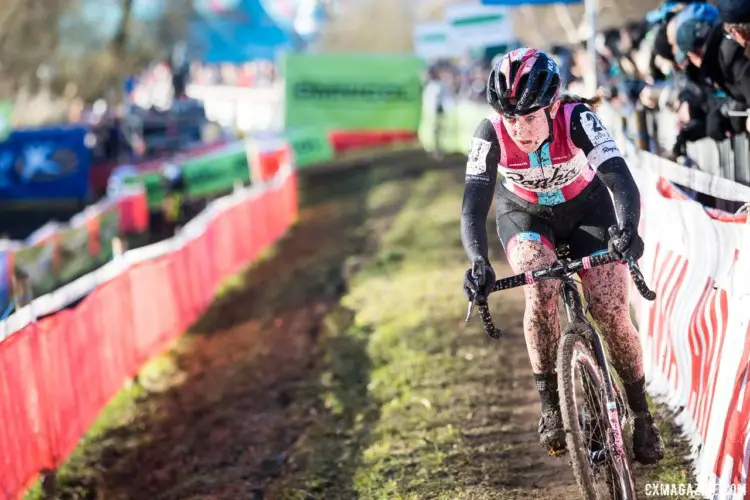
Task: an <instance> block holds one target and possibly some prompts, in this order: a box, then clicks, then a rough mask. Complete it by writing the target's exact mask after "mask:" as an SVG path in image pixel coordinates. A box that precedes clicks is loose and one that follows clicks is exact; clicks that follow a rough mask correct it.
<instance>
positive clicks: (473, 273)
mask: <svg viewBox="0 0 750 500" xmlns="http://www.w3.org/2000/svg"><path fill="white" fill-rule="evenodd" d="M495 280H496V278H495V271H494V269H492V266H491V265H490V263H489V262H487V261H486V260H484V258H483V257H477V258H476V259H474V262H473V263H472V266H471V269H467V270H466V275H465V276H464V294H465V295H466V298H467V299H469V301H472V302H473V301H474V299H475V297H476V299H477V302H486V301H487V297H488V296H489V294H490V292H491V291H492V287H493V286H494V285H495Z"/></svg>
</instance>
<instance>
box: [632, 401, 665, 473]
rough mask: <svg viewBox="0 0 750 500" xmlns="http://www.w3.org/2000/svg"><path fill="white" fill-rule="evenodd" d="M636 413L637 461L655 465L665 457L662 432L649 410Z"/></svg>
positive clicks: (635, 439)
mask: <svg viewBox="0 0 750 500" xmlns="http://www.w3.org/2000/svg"><path fill="white" fill-rule="evenodd" d="M634 415H635V419H634V420H633V455H635V460H636V462H640V463H642V464H643V465H653V464H655V463H656V462H658V461H659V460H661V459H662V458H664V441H662V439H661V433H660V432H659V429H658V428H657V427H656V424H654V419H653V417H652V416H651V413H650V412H649V411H648V410H646V411H643V412H634Z"/></svg>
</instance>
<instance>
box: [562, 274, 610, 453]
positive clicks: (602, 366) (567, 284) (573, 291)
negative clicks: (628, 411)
mask: <svg viewBox="0 0 750 500" xmlns="http://www.w3.org/2000/svg"><path fill="white" fill-rule="evenodd" d="M562 295H563V302H564V303H565V315H566V316H567V318H568V323H569V324H572V323H574V322H582V323H584V324H586V325H588V329H589V332H590V336H589V339H588V341H589V343H590V344H591V347H592V348H593V351H594V357H595V358H596V362H597V364H598V365H599V370H600V371H601V375H602V381H603V382H604V398H605V403H606V408H607V419H608V421H609V428H608V429H607V437H606V441H607V449H609V450H614V452H615V453H616V454H617V456H622V455H623V454H624V446H623V440H622V426H621V425H620V413H619V411H618V409H617V399H616V397H615V389H614V383H613V381H612V378H611V377H612V375H611V373H610V369H609V362H608V361H607V357H606V356H605V355H604V346H603V345H602V341H601V338H600V337H599V334H597V333H596V331H595V330H594V328H593V327H592V326H591V325H590V324H589V322H588V321H587V320H586V314H585V313H584V311H583V303H582V302H581V295H580V293H579V292H578V289H577V288H576V284H575V281H573V280H572V279H564V280H563V283H562Z"/></svg>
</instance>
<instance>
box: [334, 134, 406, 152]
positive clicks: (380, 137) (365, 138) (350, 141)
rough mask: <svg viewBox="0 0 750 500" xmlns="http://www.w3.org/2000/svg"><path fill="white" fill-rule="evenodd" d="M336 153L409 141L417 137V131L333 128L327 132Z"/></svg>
mask: <svg viewBox="0 0 750 500" xmlns="http://www.w3.org/2000/svg"><path fill="white" fill-rule="evenodd" d="M328 137H329V139H330V141H331V144H332V145H333V150H334V151H335V152H336V153H341V152H343V151H348V150H350V149H359V148H366V147H373V146H379V145H382V144H390V143H393V142H401V141H409V140H413V139H416V138H417V133H416V132H413V131H408V130H386V131H371V130H335V131H333V132H330V133H329V134H328Z"/></svg>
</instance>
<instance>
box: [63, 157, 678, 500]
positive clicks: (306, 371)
mask: <svg viewBox="0 0 750 500" xmlns="http://www.w3.org/2000/svg"><path fill="white" fill-rule="evenodd" d="M375 167H376V168H373V169H362V170H358V171H354V172H346V173H341V172H340V173H336V174H331V175H329V176H326V177H320V178H317V179H314V180H308V181H305V182H303V184H302V190H303V192H304V193H306V196H305V200H304V203H305V205H304V208H303V210H302V211H301V218H300V222H299V224H298V225H297V227H296V228H295V229H294V230H293V231H292V232H291V233H290V234H289V235H288V236H287V237H286V238H285V239H284V240H283V241H282V242H280V244H279V245H278V246H277V249H276V251H275V253H273V254H272V255H270V256H269V257H268V258H267V259H266V260H264V261H262V262H261V263H259V264H258V265H256V266H255V267H254V268H252V269H250V270H248V271H247V272H246V273H244V275H243V276H241V277H240V278H238V279H237V280H236V283H234V285H233V286H231V287H230V289H229V290H228V291H227V292H226V293H225V294H224V295H223V296H222V297H221V298H220V299H219V300H218V301H217V302H216V303H215V304H214V306H213V307H212V308H211V310H210V311H209V313H208V314H207V315H206V316H205V317H204V318H203V319H202V320H201V321H200V322H199V324H198V325H196V326H195V327H194V328H193V329H192V332H191V333H190V334H189V335H187V336H185V337H184V338H183V339H181V341H180V342H178V344H177V345H176V347H175V349H174V350H173V352H171V353H170V354H169V355H168V356H166V357H163V358H162V359H161V360H160V361H159V362H157V363H156V364H155V367H154V368H153V369H152V370H150V371H149V370H147V371H146V373H145V374H144V375H143V376H142V384H143V386H144V387H145V389H144V388H142V387H138V386H136V387H134V388H131V389H130V390H129V391H126V392H125V393H124V394H123V395H122V396H121V397H119V398H118V400H116V401H115V402H114V403H113V405H112V407H111V408H110V409H109V410H108V411H107V412H106V413H105V415H104V416H103V418H102V419H101V420H100V422H99V423H98V425H97V428H96V429H95V430H94V432H92V433H91V435H90V436H88V437H87V439H86V442H85V444H84V446H82V447H81V448H80V449H79V450H78V451H77V452H76V455H75V456H74V458H73V459H72V460H71V461H70V463H69V464H67V465H66V467H64V468H63V470H62V471H61V472H60V474H59V480H58V483H59V491H60V497H61V498H92V499H93V498H102V499H120V498H122V499H126V498H127V499H139V500H140V499H170V500H172V499H174V500H177V499H179V500H187V499H286V498H299V499H303V498H326V499H328V498H336V499H338V498H341V499H350V498H384V499H393V498H414V499H417V498H419V499H422V498H444V499H484V498H507V499H513V498H519V499H520V498H540V499H541V498H550V499H551V498H555V499H560V498H563V499H567V498H577V495H578V493H577V489H576V487H575V485H574V483H573V476H572V471H571V470H570V468H569V466H568V465H567V462H566V461H564V460H560V459H552V458H549V457H547V456H546V455H545V454H544V453H543V452H542V450H541V448H539V446H538V437H537V434H536V425H537V421H538V418H539V417H538V415H539V402H538V395H537V393H536V390H535V389H534V385H533V380H532V378H531V372H530V368H529V364H528V360H527V357H526V348H525V345H524V342H523V336H522V330H521V328H522V324H521V319H522V311H523V295H522V292H521V290H514V291H511V292H507V293H505V294H503V296H502V297H498V298H496V299H495V300H494V301H493V302H492V308H493V312H494V314H495V316H496V317H497V318H498V323H499V326H500V327H501V328H503V329H504V330H505V331H506V332H507V336H506V337H505V338H504V339H502V340H501V341H492V340H491V339H488V338H487V337H486V336H485V335H484V334H483V333H482V332H481V329H480V327H479V324H478V321H477V322H475V323H473V324H472V325H470V326H469V327H468V328H467V327H465V326H464V324H463V321H462V316H463V314H464V313H465V302H464V300H463V297H462V296H461V295H460V285H461V276H462V273H463V268H464V266H465V263H464V261H465V257H464V256H463V250H462V248H461V244H460V240H459V234H458V217H459V215H460V203H461V191H462V188H461V186H462V178H463V169H462V168H461V167H460V165H458V164H456V165H454V167H455V168H449V169H436V170H434V171H429V172H427V173H425V174H423V175H421V176H415V175H414V174H410V173H409V171H408V170H406V169H404V168H403V167H404V165H399V164H398V163H397V162H390V164H389V165H387V166H386V165H376V166H375ZM492 231H493V234H494V230H492ZM494 262H495V263H496V268H497V269H498V272H499V273H500V274H505V273H508V272H509V270H508V268H507V267H506V266H504V265H501V264H500V263H502V262H504V259H503V258H502V255H495V256H494ZM684 467H685V464H684V462H683V461H681V460H680V459H679V458H676V456H670V457H669V458H668V460H666V461H665V463H664V467H661V468H652V469H650V470H647V471H641V470H639V474H640V476H641V478H642V480H645V478H646V477H652V478H656V477H658V478H662V479H664V478H669V480H672V481H679V480H685V479H686V476H685V472H684ZM641 491H642V490H641Z"/></svg>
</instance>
